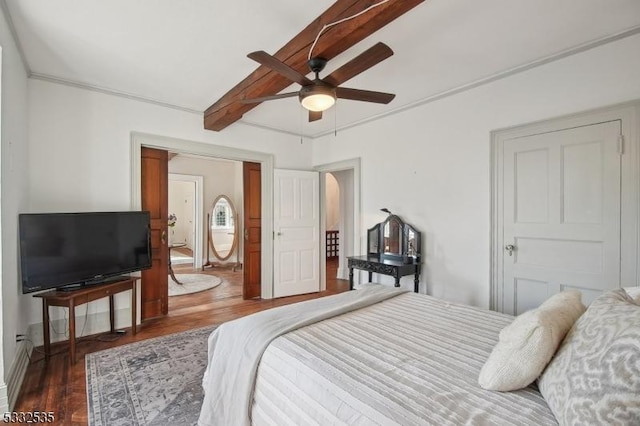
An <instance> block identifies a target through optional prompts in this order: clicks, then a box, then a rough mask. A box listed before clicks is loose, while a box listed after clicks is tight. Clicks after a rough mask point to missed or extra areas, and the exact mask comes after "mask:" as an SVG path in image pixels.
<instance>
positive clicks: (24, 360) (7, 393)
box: [0, 341, 31, 413]
mask: <svg viewBox="0 0 640 426" xmlns="http://www.w3.org/2000/svg"><path fill="white" fill-rule="evenodd" d="M30 354H31V348H30V347H29V345H28V344H27V342H26V341H22V342H18V344H17V345H16V357H15V358H14V360H13V363H12V364H11V368H10V369H9V371H8V374H7V383H6V384H3V385H2V386H0V412H2V413H5V412H7V411H13V408H14V406H15V404H16V400H17V399H18V394H19V393H20V388H21V387H22V381H23V380H24V375H25V374H26V373H27V367H28V366H29V355H30Z"/></svg>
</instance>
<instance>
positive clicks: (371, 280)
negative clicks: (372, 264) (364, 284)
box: [369, 271, 373, 283]
mask: <svg viewBox="0 0 640 426" xmlns="http://www.w3.org/2000/svg"><path fill="white" fill-rule="evenodd" d="M369 282H370V283H372V282H373V272H371V271H369Z"/></svg>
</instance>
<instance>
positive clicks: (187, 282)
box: [169, 274, 222, 296]
mask: <svg viewBox="0 0 640 426" xmlns="http://www.w3.org/2000/svg"><path fill="white" fill-rule="evenodd" d="M175 275H176V279H177V280H178V281H180V283H181V284H177V283H176V282H175V281H173V280H172V279H171V275H169V296H182V295H184V294H191V293H197V292H199V291H204V290H209V289H211V288H214V287H217V286H219V285H220V284H222V279H221V278H219V277H216V276H215V275H207V274H175Z"/></svg>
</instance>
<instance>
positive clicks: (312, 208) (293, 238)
mask: <svg viewBox="0 0 640 426" xmlns="http://www.w3.org/2000/svg"><path fill="white" fill-rule="evenodd" d="M273 177H274V187H273V196H274V204H273V221H274V223H273V225H274V226H273V229H274V234H275V235H274V242H273V258H274V261H273V264H274V265H273V297H284V296H292V295H294V294H304V293H313V292H317V291H320V207H319V206H320V203H319V201H320V195H319V191H320V177H319V173H318V172H307V171H298V170H274V176H273Z"/></svg>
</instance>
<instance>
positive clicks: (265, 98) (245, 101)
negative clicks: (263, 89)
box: [240, 92, 298, 104]
mask: <svg viewBox="0 0 640 426" xmlns="http://www.w3.org/2000/svg"><path fill="white" fill-rule="evenodd" d="M294 96H298V92H289V93H281V94H279V95H271V96H262V97H261V98H249V99H240V103H243V104H255V103H259V102H264V101H272V100H274V99H284V98H291V97H294Z"/></svg>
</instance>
